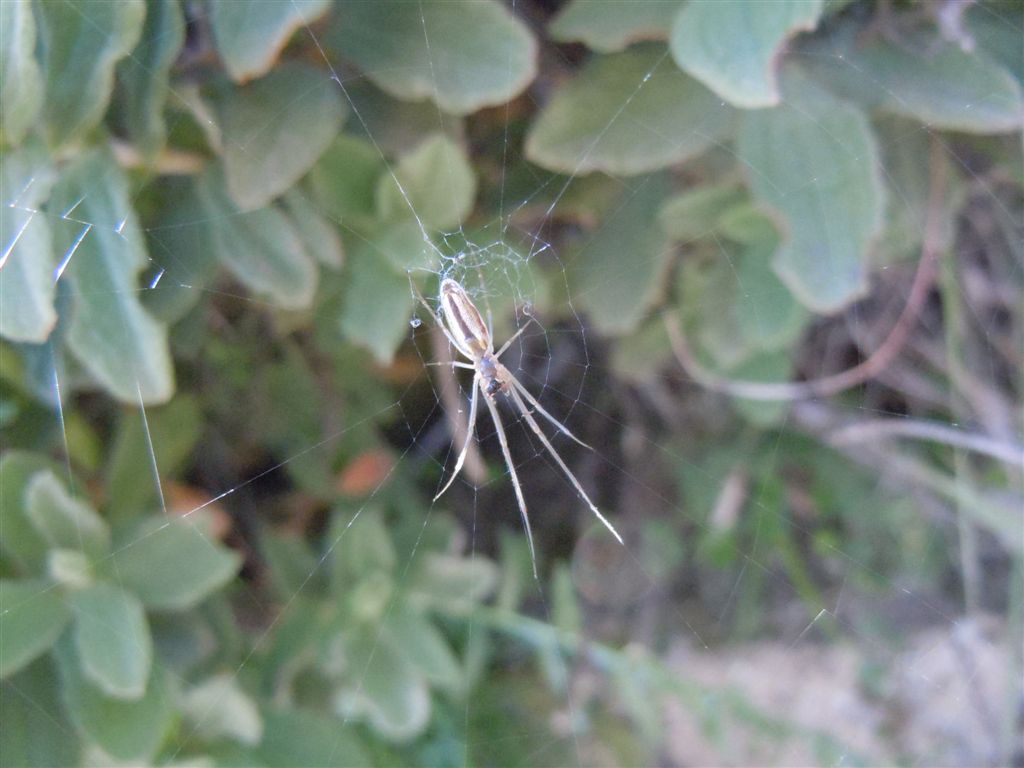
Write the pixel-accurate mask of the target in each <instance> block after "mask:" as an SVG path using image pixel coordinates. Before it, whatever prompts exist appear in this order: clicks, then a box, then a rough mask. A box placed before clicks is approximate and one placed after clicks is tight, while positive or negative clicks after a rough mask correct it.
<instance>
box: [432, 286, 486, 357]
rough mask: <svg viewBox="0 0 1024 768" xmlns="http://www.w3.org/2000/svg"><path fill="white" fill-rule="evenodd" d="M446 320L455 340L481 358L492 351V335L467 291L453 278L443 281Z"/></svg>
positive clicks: (442, 299)
mask: <svg viewBox="0 0 1024 768" xmlns="http://www.w3.org/2000/svg"><path fill="white" fill-rule="evenodd" d="M441 306H442V307H443V308H444V319H445V322H446V323H447V324H448V330H449V331H451V334H452V336H453V337H455V340H456V341H458V342H459V343H460V344H461V345H462V346H464V347H465V348H466V349H467V350H468V351H470V352H472V353H473V357H479V356H480V355H482V354H483V353H484V352H488V351H489V350H490V349H491V334H490V332H488V330H487V326H486V325H485V324H484V319H483V317H481V316H480V310H478V309H477V308H476V306H475V305H474V304H473V302H472V300H471V299H470V298H469V294H467V293H466V289H465V288H463V287H462V286H461V285H459V284H458V283H457V282H455V281H454V280H452V279H451V278H445V279H444V280H442V281H441Z"/></svg>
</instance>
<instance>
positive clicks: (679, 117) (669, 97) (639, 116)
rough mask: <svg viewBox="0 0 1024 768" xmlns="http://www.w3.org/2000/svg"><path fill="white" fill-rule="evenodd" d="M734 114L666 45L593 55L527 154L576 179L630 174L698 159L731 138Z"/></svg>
mask: <svg viewBox="0 0 1024 768" xmlns="http://www.w3.org/2000/svg"><path fill="white" fill-rule="evenodd" d="M732 120H733V110H732V109H731V108H729V107H727V106H725V105H723V104H722V103H721V100H720V99H719V98H718V97H717V96H715V95H714V94H712V93H711V92H710V91H709V90H707V89H706V88H705V87H704V86H703V85H701V84H700V83H698V82H697V81H696V80H694V79H692V78H690V77H689V76H687V75H684V74H683V73H682V72H680V71H679V70H678V69H677V68H676V67H675V66H674V65H673V64H672V62H671V61H669V60H668V54H667V53H666V52H665V51H664V49H663V48H662V47H661V46H656V45H645V46H642V47H639V48H634V49H631V50H629V51H627V52H626V53H620V54H614V55H611V56H595V57H594V58H593V59H591V60H590V61H589V62H588V63H587V64H586V66H585V67H584V68H583V70H582V71H581V72H580V73H579V75H578V76H576V77H575V78H574V79H573V80H572V81H571V82H569V83H568V84H566V85H565V86H563V87H562V88H561V89H560V90H558V91H557V92H556V93H555V94H554V96H553V98H552V99H551V101H550V102H548V104H547V105H546V106H545V107H544V109H543V110H542V111H541V113H540V116H539V117H538V118H537V119H536V121H535V122H534V124H533V125H532V126H531V128H530V131H529V133H528V134H527V138H526V149H525V152H526V156H527V158H528V159H529V160H531V161H532V162H534V163H537V164H538V165H540V166H543V167H544V168H547V169H549V170H552V171H559V172H561V173H568V174H572V175H574V176H575V175H577V174H583V173H590V172H591V171H605V172H606V173H614V174H622V175H631V174H638V173H644V172H647V171H653V170H656V169H658V168H664V167H665V166H668V165H672V164H673V163H680V162H682V161H684V160H688V159H690V158H692V157H695V156H697V155H699V154H700V153H702V152H703V151H704V150H706V149H707V148H708V147H711V146H713V145H714V144H715V143H716V142H720V141H722V140H724V139H726V138H727V137H728V136H729V134H730V133H731V131H732Z"/></svg>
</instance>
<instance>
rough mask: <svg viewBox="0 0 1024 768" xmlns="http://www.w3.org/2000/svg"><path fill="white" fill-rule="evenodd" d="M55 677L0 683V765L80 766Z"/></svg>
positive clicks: (49, 669)
mask: <svg viewBox="0 0 1024 768" xmlns="http://www.w3.org/2000/svg"><path fill="white" fill-rule="evenodd" d="M2 6H3V4H0V7H2ZM5 631H6V629H5ZM56 676H57V675H56V672H55V670H54V668H53V662H52V661H51V659H50V658H49V657H44V658H42V659H39V660H38V661H37V662H36V663H35V664H32V665H31V666H29V667H28V668H26V669H23V670H21V672H19V673H18V674H17V675H15V676H14V677H13V678H11V680H9V681H4V682H3V683H0V723H3V725H4V727H3V728H0V764H2V765H4V766H18V767H19V768H29V767H31V768H52V767H53V766H55V765H80V764H81V755H80V754H79V752H80V750H81V745H80V744H79V741H78V738H77V737H76V735H75V732H74V728H73V727H72V725H71V723H69V722H68V720H67V716H66V715H65V713H64V706H63V704H62V703H61V701H60V699H59V698H58V693H59V690H60V687H59V686H57V685H55V684H54V680H55V679H56Z"/></svg>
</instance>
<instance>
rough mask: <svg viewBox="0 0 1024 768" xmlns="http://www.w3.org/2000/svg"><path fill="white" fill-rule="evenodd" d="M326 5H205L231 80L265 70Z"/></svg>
mask: <svg viewBox="0 0 1024 768" xmlns="http://www.w3.org/2000/svg"><path fill="white" fill-rule="evenodd" d="M330 7H331V3H330V2H329V0H232V2H230V3H209V4H208V5H207V8H208V9H209V14H210V26H211V27H212V28H213V37H214V41H215V42H216V45H217V52H218V53H219V54H220V57H221V60H222V61H223V62H224V67H225V68H226V69H227V71H228V74H229V75H230V76H231V79H232V80H234V81H235V82H245V81H246V80H250V79H251V78H254V77H259V76H260V75H263V74H265V73H266V72H268V71H269V70H270V68H271V67H272V66H274V62H275V61H277V57H278V56H279V55H280V53H281V50H282V49H283V48H284V46H285V44H286V43H287V42H288V40H289V39H290V38H291V36H292V35H293V34H294V33H295V31H296V30H297V29H301V28H303V27H305V26H307V25H308V24H311V23H312V22H314V21H316V20H317V19H319V18H320V17H321V16H323V15H324V14H325V13H326V12H327V10H328V9H329V8H330Z"/></svg>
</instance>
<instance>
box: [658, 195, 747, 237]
mask: <svg viewBox="0 0 1024 768" xmlns="http://www.w3.org/2000/svg"><path fill="white" fill-rule="evenodd" d="M744 198H745V194H744V192H743V191H742V190H740V189H737V188H736V187H709V186H700V187H697V188H696V189H694V190H692V191H687V192H683V193H682V194H679V195H675V196H674V197H671V198H669V199H668V200H666V201H665V203H664V205H662V206H661V210H660V211H659V212H658V221H659V222H660V223H661V229H662V231H663V232H665V234H667V235H668V236H669V237H670V238H671V239H672V240H677V241H679V242H683V243H686V242H689V241H691V240H697V239H699V238H701V237H707V236H709V235H711V234H713V233H714V231H715V227H716V226H717V225H718V220H719V218H720V217H721V216H722V214H723V213H725V212H726V211H727V210H729V208H731V207H732V206H734V205H736V204H737V203H739V202H741V201H742V200H743V199H744Z"/></svg>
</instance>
